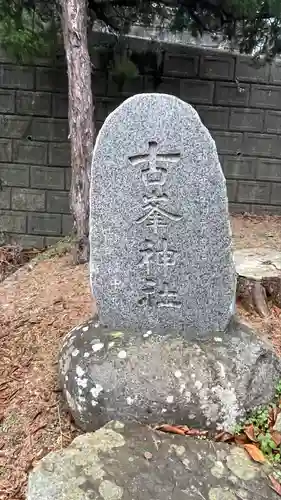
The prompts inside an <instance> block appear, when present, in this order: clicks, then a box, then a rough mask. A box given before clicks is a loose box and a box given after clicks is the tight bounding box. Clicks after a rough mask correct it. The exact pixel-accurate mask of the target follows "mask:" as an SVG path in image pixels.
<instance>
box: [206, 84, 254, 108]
mask: <svg viewBox="0 0 281 500" xmlns="http://www.w3.org/2000/svg"><path fill="white" fill-rule="evenodd" d="M249 95H250V86H249V85H247V84H241V85H237V84H236V83H230V82H216V86H215V97H214V103H215V104H218V105H220V104H222V105H226V106H248V104H249Z"/></svg>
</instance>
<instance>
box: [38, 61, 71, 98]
mask: <svg viewBox="0 0 281 500" xmlns="http://www.w3.org/2000/svg"><path fill="white" fill-rule="evenodd" d="M35 85H36V86H35V89H36V90H46V91H50V92H52V91H53V92H64V93H67V88H68V79H67V71H66V68H65V67H63V68H44V67H41V68H38V67H37V68H36V83H35Z"/></svg>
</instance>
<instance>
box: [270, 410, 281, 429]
mask: <svg viewBox="0 0 281 500" xmlns="http://www.w3.org/2000/svg"><path fill="white" fill-rule="evenodd" d="M279 413H280V408H277V407H275V408H271V409H270V411H269V415H268V425H269V428H270V429H272V428H273V427H274V425H275V423H276V419H277V416H278V414H279Z"/></svg>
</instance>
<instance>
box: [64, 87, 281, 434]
mask: <svg viewBox="0 0 281 500" xmlns="http://www.w3.org/2000/svg"><path fill="white" fill-rule="evenodd" d="M91 183H92V184H91V195H90V205H91V211H90V215H91V216H90V245H91V251H90V253H91V258H90V278H91V286H92V291H93V295H94V296H95V298H96V301H97V304H98V316H99V317H98V318H93V319H90V320H89V321H88V322H86V323H85V324H83V325H80V326H78V327H76V328H74V329H73V330H72V331H71V332H70V333H69V334H68V335H67V336H66V338H65V340H64V343H63V346H62V350H61V353H60V357H59V376H60V381H61V386H62V390H63V394H64V396H65V398H66V400H67V402H68V405H69V408H70V411H71V413H72V414H73V417H74V419H75V421H76V423H77V424H78V425H79V426H80V427H82V428H83V429H84V430H96V429H97V428H99V427H101V426H102V425H104V424H105V423H106V422H108V421H110V420H113V419H119V420H121V421H122V420H123V421H129V420H133V421H137V422H142V423H147V422H152V423H153V422H157V423H161V422H171V423H184V424H187V425H192V426H193V427H194V426H199V425H200V426H201V427H204V428H212V429H217V428H223V429H227V430H231V429H232V428H233V426H234V425H235V424H236V423H237V421H238V420H239V419H240V418H242V417H244V416H245V414H246V413H247V411H248V410H250V409H252V408H253V407H256V406H258V405H259V404H266V403H267V402H268V401H270V399H271V398H272V396H273V394H274V390H275V384H276V382H277V380H278V379H279V378H280V377H281V367H280V362H279V360H278V358H277V357H276V355H275V354H274V352H273V350H272V348H271V346H270V345H266V344H265V342H263V341H262V340H260V339H259V338H258V336H257V335H256V334H255V332H253V331H252V330H250V329H249V328H247V327H246V326H245V325H243V324H241V323H239V322H238V321H237V319H235V318H234V304H235V291H236V276H235V269H234V261H233V257H232V250H231V231H230V224H229V220H228V208H227V194H226V187H225V179H224V176H223V173H222V170H221V167H220V164H219V160H218V155H217V151H216V146H215V143H214V141H213V139H212V137H211V135H210V134H209V132H208V130H207V129H206V128H205V127H204V126H203V124H202V123H201V120H200V118H199V116H198V114H197V112H196V111H195V110H194V109H193V108H192V107H191V106H190V105H188V104H186V103H184V102H182V101H181V100H180V99H178V98H176V97H173V96H169V95H163V94H140V95H136V96H134V97H132V98H130V99H128V100H127V101H125V102H124V103H123V104H122V105H121V106H120V107H119V108H117V109H116V110H115V111H114V112H113V113H112V114H111V115H109V117H108V118H107V120H106V121H105V123H104V125H103V127H102V129H101V131H100V133H99V136H98V138H97V141H96V145H95V149H94V154H93V169H92V176H91Z"/></svg>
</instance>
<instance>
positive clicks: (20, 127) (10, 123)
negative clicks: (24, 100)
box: [0, 115, 32, 139]
mask: <svg viewBox="0 0 281 500" xmlns="http://www.w3.org/2000/svg"><path fill="white" fill-rule="evenodd" d="M31 120H32V118H31V117H30V116H21V115H0V137H6V138H7V139H25V138H27V137H28V136H29V135H30V131H31Z"/></svg>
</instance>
